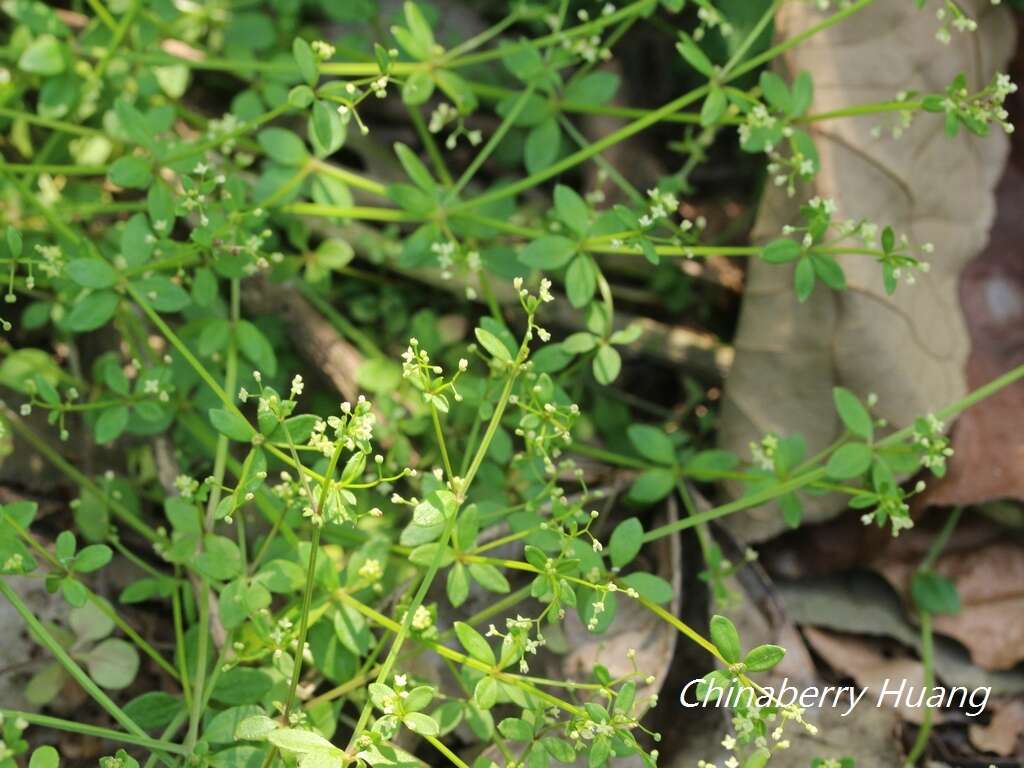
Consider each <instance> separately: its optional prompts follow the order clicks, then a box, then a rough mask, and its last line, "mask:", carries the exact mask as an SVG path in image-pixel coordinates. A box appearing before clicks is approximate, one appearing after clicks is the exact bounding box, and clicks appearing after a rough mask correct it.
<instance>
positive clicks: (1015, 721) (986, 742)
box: [967, 699, 1024, 757]
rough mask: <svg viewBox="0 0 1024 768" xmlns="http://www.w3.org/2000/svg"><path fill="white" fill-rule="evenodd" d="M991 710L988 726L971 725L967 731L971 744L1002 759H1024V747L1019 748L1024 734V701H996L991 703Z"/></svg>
mask: <svg viewBox="0 0 1024 768" xmlns="http://www.w3.org/2000/svg"><path fill="white" fill-rule="evenodd" d="M989 710H990V711H991V712H992V719H991V720H989V722H988V723H987V724H978V725H971V726H970V728H968V729H967V733H968V735H969V736H970V738H971V743H972V744H973V745H974V746H976V747H977V748H978V749H980V750H982V751H984V752H993V753H995V754H997V755H999V756H1000V757H1010V756H1012V755H1016V756H1017V757H1024V747H1022V748H1021V749H1018V748H1017V746H1018V744H1020V735H1021V734H1022V733H1024V699H1010V700H1009V701H999V700H996V701H993V702H991V703H990V705H989Z"/></svg>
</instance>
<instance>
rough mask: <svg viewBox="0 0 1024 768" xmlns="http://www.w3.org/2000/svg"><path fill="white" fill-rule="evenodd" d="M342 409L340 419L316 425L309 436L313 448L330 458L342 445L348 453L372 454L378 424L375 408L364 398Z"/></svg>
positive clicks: (323, 420)
mask: <svg viewBox="0 0 1024 768" xmlns="http://www.w3.org/2000/svg"><path fill="white" fill-rule="evenodd" d="M340 410H341V415H340V416H339V415H335V416H328V417H327V419H320V420H318V421H317V422H316V424H315V425H314V427H313V433H312V434H311V435H310V436H309V446H310V447H311V448H315V449H316V450H318V451H320V452H321V453H322V454H323V455H324V456H328V457H329V456H332V455H333V454H334V452H335V450H336V449H337V446H338V445H339V444H340V445H341V447H343V448H345V449H346V450H349V451H358V452H360V453H362V454H364V455H365V454H369V453H370V451H371V450H372V448H371V445H370V441H371V440H372V439H373V428H374V425H375V424H376V423H377V416H376V414H374V412H373V405H372V404H371V403H370V401H369V400H367V399H366V398H365V397H363V396H362V395H360V396H359V398H358V399H357V400H356V404H355V405H354V406H353V405H352V403H350V402H348V401H347V400H346V401H345V402H343V403H342V404H341V408H340Z"/></svg>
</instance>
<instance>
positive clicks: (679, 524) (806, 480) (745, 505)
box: [643, 365, 1024, 542]
mask: <svg viewBox="0 0 1024 768" xmlns="http://www.w3.org/2000/svg"><path fill="white" fill-rule="evenodd" d="M1022 378H1024V365H1020V366H1018V367H1016V368H1014V369H1012V370H1010V371H1008V372H1006V373H1004V374H1003V375H1002V376H998V377H997V378H995V379H993V380H992V381H990V382H989V383H988V384H985V385H984V386H981V387H978V388H977V389H976V390H974V391H973V392H971V393H970V394H968V395H967V396H966V397H964V398H962V399H960V400H958V401H957V402H955V403H952V404H951V405H948V406H946V407H945V408H943V409H942V410H940V411H939V412H938V413H937V414H936V416H937V417H938V418H940V419H947V418H949V417H951V416H955V415H956V414H958V413H960V412H962V411H964V410H966V409H967V408H970V407H971V406H972V405H974V404H976V403H978V402H980V401H982V400H984V399H985V398H986V397H989V396H990V395H992V394H993V393H995V392H998V391H999V390H1001V389H1004V388H1005V387H1008V386H1009V385H1010V384H1013V383H1014V382H1015V381H1019V380H1020V379H1022ZM913 432H914V426H913V425H910V426H907V427H904V428H903V429H900V430H898V431H896V432H893V433H892V434H891V435H889V436H888V437H886V438H885V439H883V440H880V441H878V442H877V443H876V448H886V447H890V446H893V445H896V444H898V443H900V442H902V441H903V440H906V439H907V438H908V437H910V435H911V434H913ZM824 477H825V468H824V467H817V468H815V469H811V470H809V471H807V472H803V473H801V474H799V475H797V476H795V477H792V478H790V479H789V480H786V481H784V482H782V483H779V484H778V485H775V486H772V487H770V488H765V489H763V490H761V491H757V492H756V493H752V494H750V495H748V496H744V497H743V498H740V499H736V500H735V501H732V502H729V503H728V504H723V505H721V506H719V507H715V508H714V509H709V510H708V511H706V512H702V513H700V514H699V515H694V516H692V517H688V518H686V519H683V520H676V521H675V522H672V523H667V524H665V525H662V526H660V527H658V528H654V529H652V530H650V531H647V532H646V533H645V534H644V536H643V540H644V541H645V542H647V541H655V540H656V539H660V538H662V537H664V536H668V535H669V534H671V533H675V532H676V531H682V530H686V529H687V528H691V527H693V526H694V525H699V524H701V523H706V522H708V521H710V520H717V519H718V518H720V517H725V516H727V515H731V514H733V513H734V512H740V511H742V510H744V509H750V508H751V507H756V506H758V505H760V504H764V503H765V502H768V501H771V500H773V499H777V498H778V497H779V496H782V495H784V494H786V493H789V492H790V491H795V490H798V489H800V488H803V487H804V486H807V485H810V484H811V483H815V482H817V481H819V480H821V479H822V478H824Z"/></svg>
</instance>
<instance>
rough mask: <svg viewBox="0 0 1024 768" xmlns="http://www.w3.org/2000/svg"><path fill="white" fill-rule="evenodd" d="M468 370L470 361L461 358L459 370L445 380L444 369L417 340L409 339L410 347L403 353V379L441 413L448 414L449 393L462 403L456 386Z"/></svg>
mask: <svg viewBox="0 0 1024 768" xmlns="http://www.w3.org/2000/svg"><path fill="white" fill-rule="evenodd" d="M467 370H469V361H468V360H466V359H465V358H461V359H460V360H459V368H458V370H457V371H456V372H455V373H454V374H453V375H452V376H451V378H445V376H444V368H442V367H441V366H440V365H438V364H437V363H435V362H433V361H432V360H431V359H430V354H429V353H428V352H427V350H425V349H423V348H422V347H421V346H420V343H419V340H418V339H416V338H412V339H409V346H408V347H407V348H406V350H405V352H403V353H402V378H403V379H405V380H406V381H408V382H409V383H410V384H412V385H413V386H414V387H415V388H416V389H418V390H419V391H420V392H421V393H423V400H424V402H426V403H429V404H430V405H432V406H433V407H435V408H437V410H438V411H440V412H441V413H448V409H449V402H448V393H449V392H450V393H451V397H452V399H454V400H455V402H461V400H462V395H461V394H459V391H458V389H456V387H455V384H456V382H457V381H458V380H459V377H460V376H461V375H462V374H463V373H465V372H466V371H467Z"/></svg>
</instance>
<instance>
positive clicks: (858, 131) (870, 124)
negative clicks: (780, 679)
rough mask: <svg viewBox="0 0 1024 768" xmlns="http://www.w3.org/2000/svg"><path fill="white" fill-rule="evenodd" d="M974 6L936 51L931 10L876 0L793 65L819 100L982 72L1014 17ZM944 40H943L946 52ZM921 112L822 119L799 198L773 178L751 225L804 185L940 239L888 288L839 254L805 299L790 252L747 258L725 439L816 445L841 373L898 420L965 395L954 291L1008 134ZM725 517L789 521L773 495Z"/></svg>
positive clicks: (986, 220)
mask: <svg viewBox="0 0 1024 768" xmlns="http://www.w3.org/2000/svg"><path fill="white" fill-rule="evenodd" d="M965 7H966V9H967V10H969V11H970V12H971V13H973V14H974V15H975V17H976V18H977V20H978V30H977V32H976V33H975V34H972V35H966V34H964V35H956V36H955V37H954V38H953V41H952V43H951V44H950V45H949V46H948V47H945V48H942V49H941V50H937V49H936V46H937V43H936V41H935V39H934V32H935V28H934V26H933V24H932V23H930V22H931V21H932V19H931V18H930V17H928V16H926V15H923V14H922V13H921V12H919V11H917V10H916V9H915V7H914V4H912V3H876V4H874V5H872V6H870V7H868V8H866V9H865V10H863V11H861V12H859V13H857V14H855V15H854V16H852V17H851V18H850V19H848V20H847V21H845V22H844V23H842V24H839V25H837V26H836V27H834V28H831V29H829V30H827V31H826V32H824V33H822V34H818V35H815V36H813V37H812V38H811V39H810V40H808V41H807V42H805V43H803V44H801V45H800V46H798V47H796V48H794V49H793V50H792V51H791V52H790V53H789V54H788V55H787V59H786V62H785V63H786V67H787V69H788V70H789V71H790V72H799V71H801V70H808V71H810V72H812V73H813V75H814V80H815V99H814V104H813V106H812V108H811V112H824V111H831V110H835V109H840V108H842V107H847V106H850V105H854V104H860V103H866V102H875V101H888V100H891V99H892V98H894V96H895V95H896V94H897V93H898V92H900V91H906V90H917V91H921V92H934V91H941V90H944V89H945V88H946V86H947V85H948V84H949V83H950V82H951V81H952V79H953V78H954V77H955V76H956V75H957V74H958V73H960V72H963V73H964V74H965V75H966V77H967V80H968V82H969V83H970V84H971V86H972V87H975V86H977V87H981V86H983V85H984V84H986V83H987V82H988V81H989V80H990V79H991V77H992V75H993V73H994V72H995V71H996V70H997V69H1000V68H1001V67H1002V66H1003V65H1004V64H1005V62H1006V60H1007V58H1008V54H1009V52H1010V49H1011V46H1012V43H1013V25H1012V24H1011V23H1010V22H1009V16H1008V14H1007V13H1006V12H1005V9H1001V8H991V7H990V6H989V4H988V3H987V2H986V3H982V2H980V0H975V1H974V2H971V3H967V4H965ZM822 18H823V16H822V14H821V13H819V12H818V11H816V10H814V9H813V8H812V7H811V6H810V5H809V4H805V3H787V4H786V5H784V6H783V10H782V11H781V13H780V15H779V18H778V26H779V28H780V33H781V34H783V35H785V36H786V37H791V36H793V35H795V34H799V33H800V32H802V31H804V30H806V29H808V28H809V27H811V26H813V25H814V24H816V23H817V22H819V21H820V20H821V19H822ZM940 54H941V55H940ZM935 117H936V116H929V115H920V116H918V117H917V118H916V119H915V121H914V123H913V124H912V125H911V126H910V127H909V128H908V129H907V130H906V131H905V132H904V133H903V136H902V138H900V139H899V140H893V139H891V138H887V137H885V136H886V134H885V132H883V137H882V138H875V137H874V136H873V134H872V129H874V128H875V127H876V126H879V125H880V124H881V125H883V126H891V125H892V122H891V120H888V119H886V118H883V117H877V116H876V117H869V118H846V119H839V120H829V121H825V122H820V123H814V124H813V125H811V126H810V130H811V132H812V134H813V136H814V139H815V142H816V144H817V147H818V151H819V153H820V155H821V172H820V173H819V175H818V177H817V179H816V180H815V182H814V185H813V188H812V189H809V190H803V191H801V192H800V193H798V195H797V197H795V198H794V199H792V200H791V199H789V198H787V197H786V195H785V192H784V191H782V190H779V189H775V188H773V189H771V190H770V191H769V192H768V193H767V195H766V197H765V200H764V203H763V206H762V210H761V213H760V216H759V218H758V223H757V226H756V228H755V233H756V235H757V236H758V237H759V239H762V240H763V239H769V238H773V237H777V236H778V233H779V232H780V231H781V229H782V226H783V225H785V224H787V223H795V214H796V209H797V207H798V205H799V204H800V202H802V200H805V199H806V198H807V197H809V196H810V195H820V196H822V197H829V198H832V199H834V200H835V202H836V206H837V217H838V218H844V219H845V218H854V219H859V218H866V219H869V220H871V221H875V222H878V223H879V224H883V225H884V224H890V225H892V226H893V228H894V229H895V230H896V231H897V232H900V233H906V234H907V235H908V237H909V238H910V240H911V243H913V244H916V245H920V244H922V243H925V242H931V243H934V244H935V253H934V254H933V255H932V257H931V261H932V269H931V271H930V272H929V273H928V274H926V275H922V276H921V277H920V278H919V279H918V282H917V284H916V285H913V286H905V285H904V286H901V287H900V288H899V289H898V290H897V292H896V294H895V295H894V296H891V297H889V296H886V294H885V292H884V290H883V287H882V281H881V274H880V269H879V267H878V265H877V264H876V263H875V262H874V260H873V259H871V258H870V257H865V256H858V255H843V256H841V257H840V258H839V261H840V263H841V265H842V267H843V269H844V271H845V273H846V278H847V283H848V285H849V289H848V291H846V292H845V293H841V294H837V293H833V292H830V291H828V290H826V289H824V288H823V287H821V286H818V287H817V288H816V290H815V291H814V293H813V294H812V295H811V297H810V298H809V300H808V301H806V302H805V303H803V304H799V303H798V302H797V300H796V298H795V296H794V293H793V290H792V287H791V286H792V272H791V270H790V268H789V267H780V266H777V265H771V264H765V263H763V262H758V261H755V262H754V263H752V264H751V267H750V273H749V276H748V288H747V291H746V294H745V296H744V302H743V309H742V313H741V317H740V326H739V331H738V334H737V338H736V359H735V363H734V365H733V369H732V372H731V374H730V377H729V380H728V382H727V385H726V394H725V401H724V404H723V409H722V420H721V435H720V442H721V444H722V446H723V447H725V448H728V449H730V450H733V451H736V452H738V453H740V454H741V455H745V454H746V453H747V451H748V445H749V444H750V442H751V441H755V440H758V439H759V438H760V436H761V435H763V434H764V433H766V432H776V433H780V434H790V433H794V432H799V433H801V434H803V435H804V437H805V438H806V440H807V443H808V449H809V452H810V453H811V454H813V453H815V452H816V451H818V450H820V449H821V448H823V447H825V446H826V445H828V444H829V443H830V442H832V440H834V439H835V437H836V436H837V435H838V433H839V422H838V419H837V418H836V417H835V416H834V409H833V405H832V388H833V386H836V385H842V386H845V387H848V388H850V389H852V390H853V391H854V392H857V393H858V394H860V395H862V396H864V395H867V394H868V393H869V392H874V393H877V395H878V396H879V406H878V409H877V412H878V414H879V415H881V416H884V417H885V418H886V419H888V421H889V422H890V423H891V424H893V425H895V426H902V425H905V424H907V423H909V422H910V421H912V420H913V419H914V418H915V417H916V416H919V415H921V414H924V413H927V412H929V411H932V410H935V409H937V408H938V407H940V406H942V405H944V404H947V403H949V402H951V401H953V400H956V399H957V398H958V397H960V396H961V395H963V393H964V392H965V391H966V387H967V382H966V381H965V377H964V362H965V360H966V357H967V353H968V335H967V331H966V328H965V325H964V320H963V315H962V313H961V311H960V308H959V301H958V296H957V284H958V277H959V274H960V271H961V269H962V268H963V267H964V265H965V264H966V263H967V262H968V261H969V260H970V259H971V258H973V257H974V256H975V255H977V254H978V253H979V252H980V251H981V249H982V247H983V246H984V244H985V242H986V240H987V237H988V230H989V227H990V225H991V222H992V219H993V216H994V204H993V190H994V188H995V186H996V182H997V180H998V179H999V176H1000V174H1001V172H1002V167H1003V162H1004V160H1005V157H1006V149H1007V141H1006V139H1005V137H1003V136H1001V135H997V134H996V133H993V134H992V135H990V136H988V137H987V138H984V139H979V138H977V137H973V136H968V135H965V133H964V132H961V134H960V135H959V136H958V137H957V138H956V139H949V138H948V137H947V136H946V135H945V133H944V128H943V121H942V119H941V117H939V119H935ZM842 503H843V502H842V500H841V499H835V498H831V497H819V498H815V499H812V500H811V501H810V503H809V504H808V507H809V508H808V512H807V518H808V519H810V520H821V519H825V518H828V517H830V516H832V515H834V514H835V513H836V512H837V511H838V510H839V509H840V508H841V506H842ZM726 524H727V525H730V526H731V527H733V529H734V531H735V532H736V533H737V534H738V535H740V536H742V537H744V538H746V539H748V540H762V539H766V538H769V537H771V536H772V535H774V534H775V533H778V532H779V531H780V530H782V529H783V527H784V524H783V522H782V519H781V515H780V513H779V512H778V510H777V509H776V508H775V507H774V506H772V507H764V508H760V509H756V510H752V511H751V512H749V513H747V514H744V515H738V516H733V517H730V518H728V519H727V520H726Z"/></svg>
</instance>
